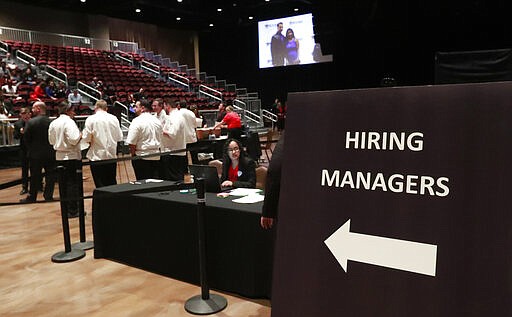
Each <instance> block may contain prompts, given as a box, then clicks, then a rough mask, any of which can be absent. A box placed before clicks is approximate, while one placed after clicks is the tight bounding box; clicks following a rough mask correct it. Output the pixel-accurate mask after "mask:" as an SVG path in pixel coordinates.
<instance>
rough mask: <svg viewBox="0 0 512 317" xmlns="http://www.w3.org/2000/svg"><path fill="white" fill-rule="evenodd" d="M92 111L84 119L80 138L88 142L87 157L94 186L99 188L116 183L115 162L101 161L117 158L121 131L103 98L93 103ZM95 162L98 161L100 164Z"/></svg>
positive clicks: (121, 138) (121, 137)
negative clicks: (90, 114)
mask: <svg viewBox="0 0 512 317" xmlns="http://www.w3.org/2000/svg"><path fill="white" fill-rule="evenodd" d="M94 111H95V113H94V114H93V115H92V116H90V117H88V118H87V119H86V120H85V126H84V129H83V131H82V139H83V140H84V142H88V143H90V147H89V150H88V151H87V158H88V159H89V160H90V161H91V173H92V178H93V179H94V186H96V188H100V187H103V186H108V185H115V184H117V181H116V167H117V163H116V162H115V161H113V162H110V163H103V162H101V161H104V160H115V159H116V158H117V142H121V141H122V140H123V131H121V127H120V125H119V120H117V118H116V116H114V115H112V114H110V113H108V112H107V111H108V105H107V102H106V101H105V100H103V99H100V100H98V101H97V102H96V104H95V105H94ZM96 162H100V164H97V163H96Z"/></svg>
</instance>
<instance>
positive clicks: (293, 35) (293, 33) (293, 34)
mask: <svg viewBox="0 0 512 317" xmlns="http://www.w3.org/2000/svg"><path fill="white" fill-rule="evenodd" d="M290 31H291V32H292V38H294V37H295V32H293V30H292V29H291V28H289V29H287V30H286V33H285V34H286V37H288V32H290Z"/></svg>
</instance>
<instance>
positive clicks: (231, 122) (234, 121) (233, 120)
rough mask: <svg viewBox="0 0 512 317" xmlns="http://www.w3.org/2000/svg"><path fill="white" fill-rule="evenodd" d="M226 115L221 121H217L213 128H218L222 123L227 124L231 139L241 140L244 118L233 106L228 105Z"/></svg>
mask: <svg viewBox="0 0 512 317" xmlns="http://www.w3.org/2000/svg"><path fill="white" fill-rule="evenodd" d="M226 112H227V113H226V115H225V116H224V119H222V121H221V122H217V124H215V126H214V127H213V129H214V130H215V129H217V128H219V127H220V126H222V125H227V127H228V137H229V138H231V139H237V140H239V141H240V140H241V137H242V119H241V118H240V116H239V115H238V113H236V112H235V111H234V110H233V107H232V106H227V107H226Z"/></svg>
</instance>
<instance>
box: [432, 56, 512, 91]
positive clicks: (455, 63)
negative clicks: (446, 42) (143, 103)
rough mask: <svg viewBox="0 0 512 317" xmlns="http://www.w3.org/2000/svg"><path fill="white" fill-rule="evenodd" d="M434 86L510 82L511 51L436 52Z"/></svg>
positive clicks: (511, 67)
mask: <svg viewBox="0 0 512 317" xmlns="http://www.w3.org/2000/svg"><path fill="white" fill-rule="evenodd" d="M435 61H436V64H435V69H436V84H456V83H478V82H490V81H506V80H512V50H510V49H501V50H487V51H473V52H438V53H437V54H436V59H435Z"/></svg>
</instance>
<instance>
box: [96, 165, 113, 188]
mask: <svg viewBox="0 0 512 317" xmlns="http://www.w3.org/2000/svg"><path fill="white" fill-rule="evenodd" d="M116 168H117V163H116V162H112V163H101V164H98V163H96V162H91V173H92V178H93V179H94V186H96V188H100V187H103V186H109V185H115V184H117V180H116Z"/></svg>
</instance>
